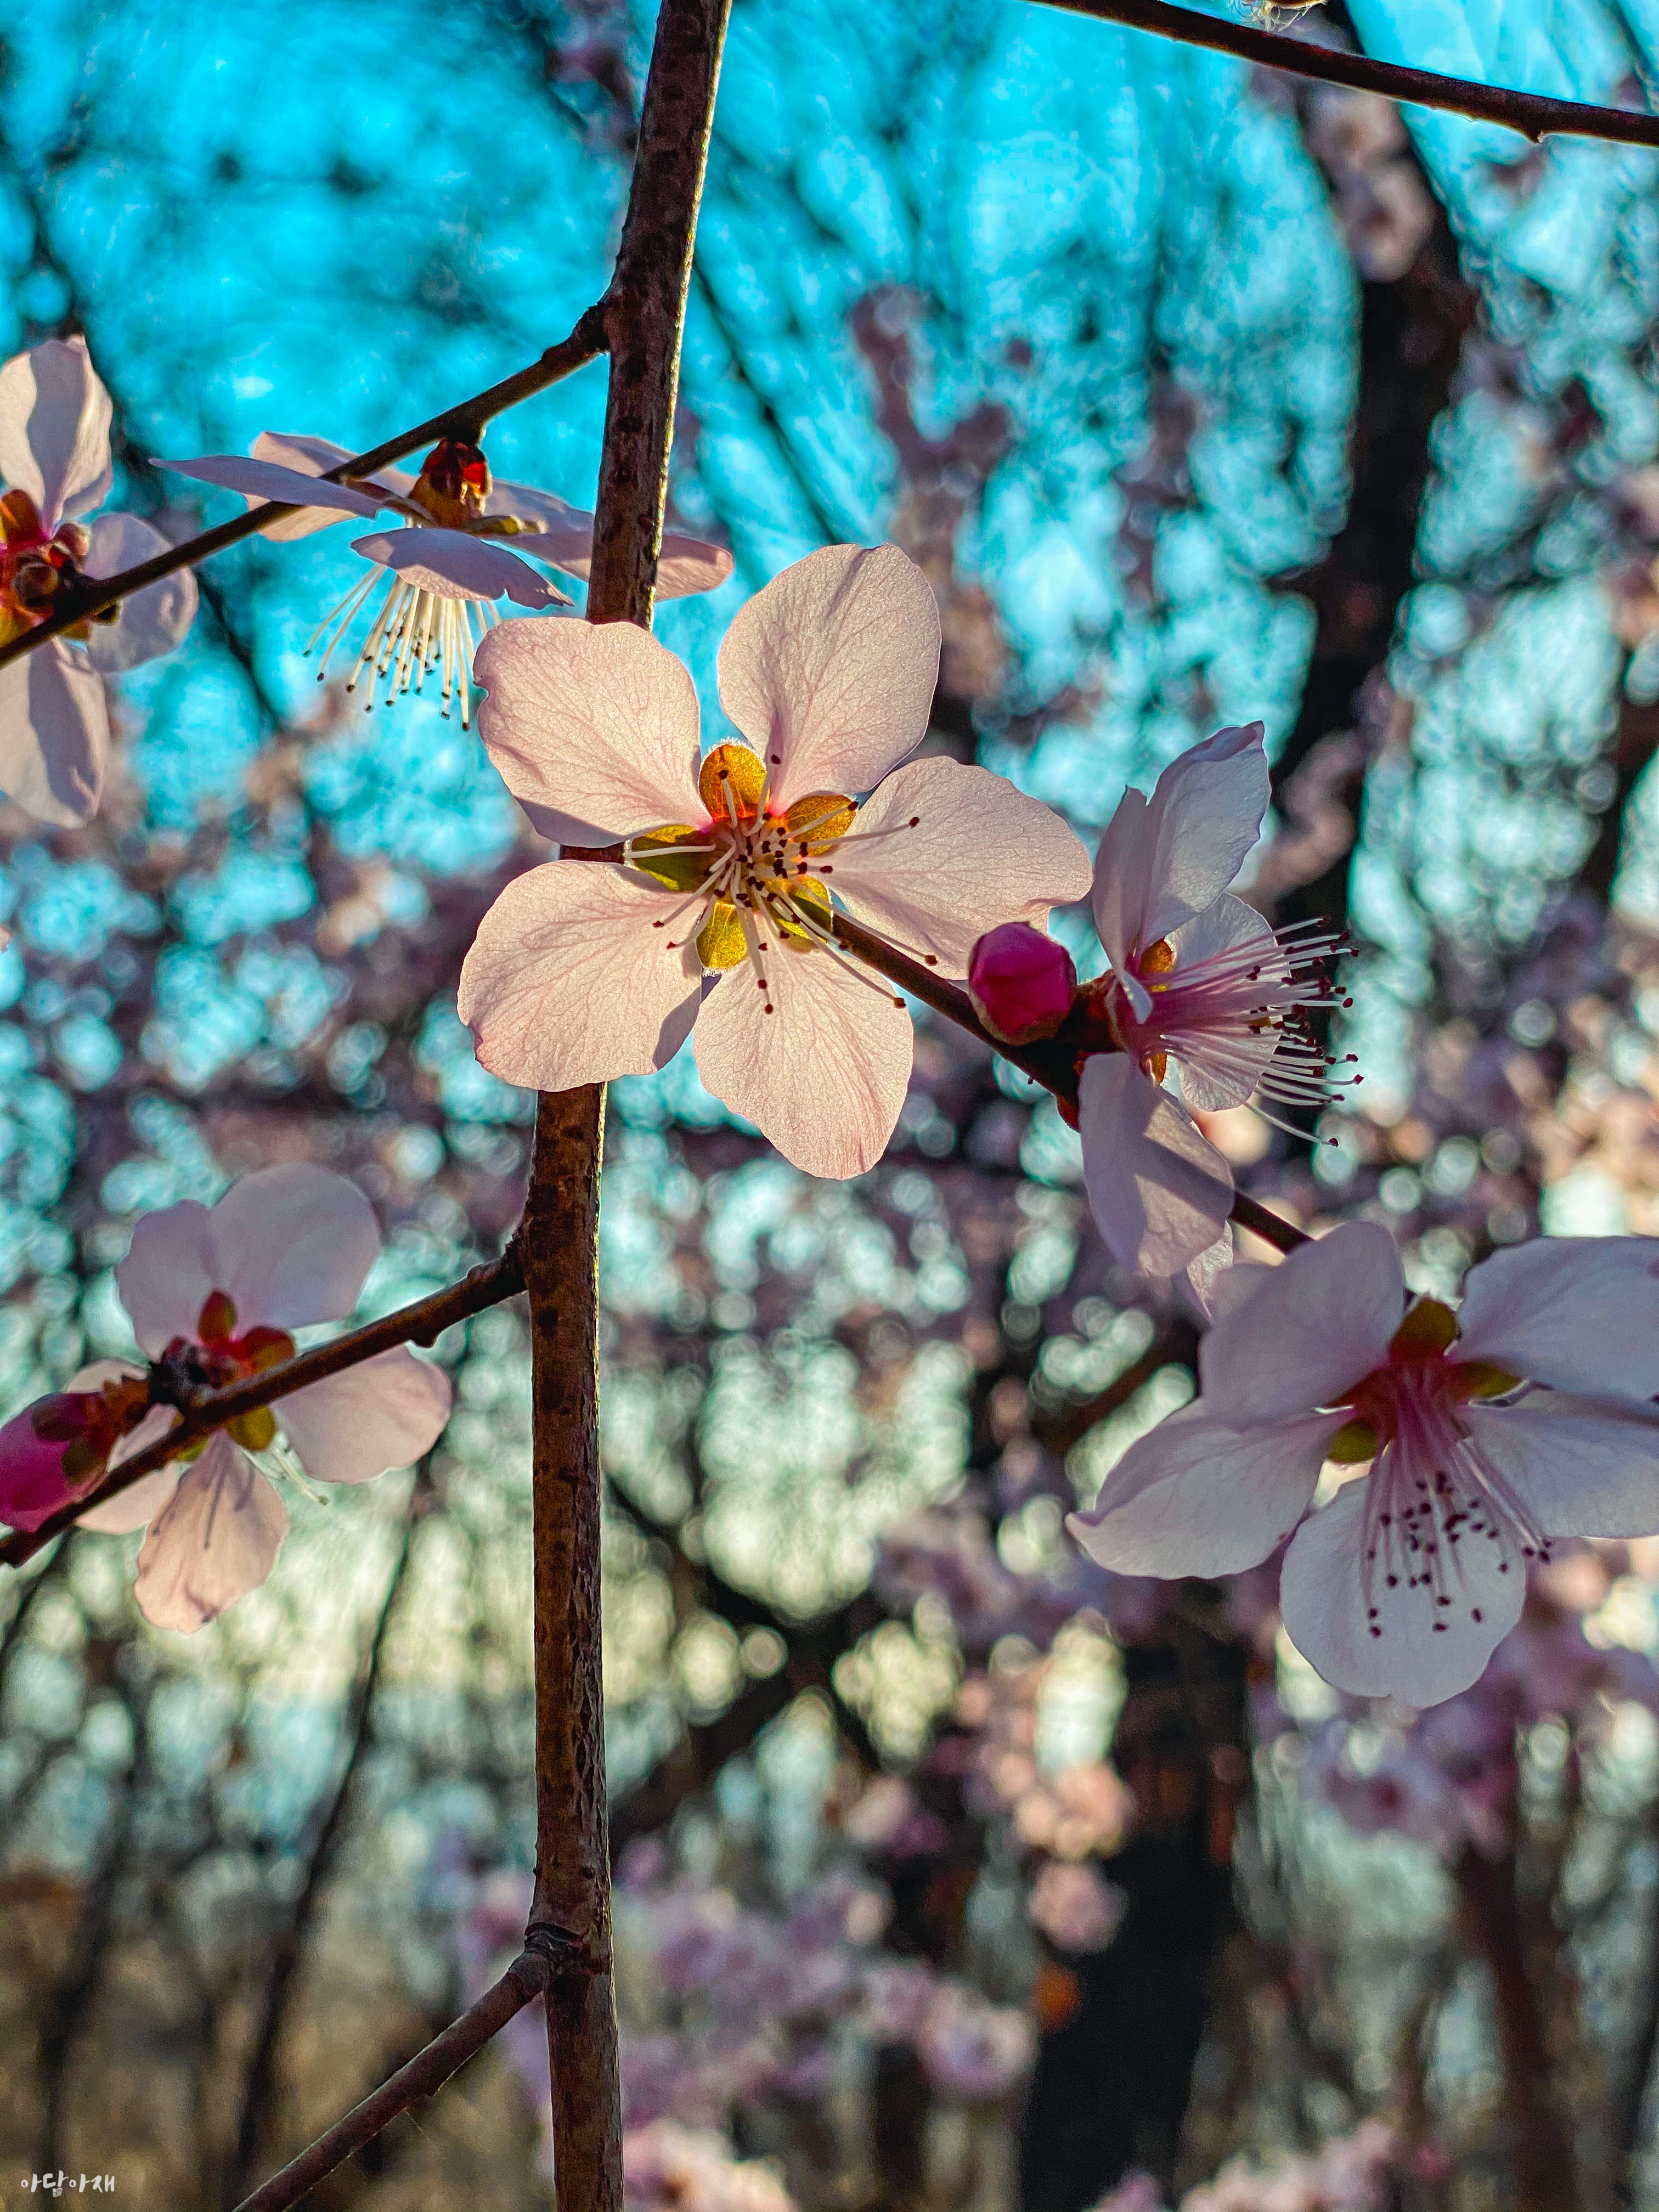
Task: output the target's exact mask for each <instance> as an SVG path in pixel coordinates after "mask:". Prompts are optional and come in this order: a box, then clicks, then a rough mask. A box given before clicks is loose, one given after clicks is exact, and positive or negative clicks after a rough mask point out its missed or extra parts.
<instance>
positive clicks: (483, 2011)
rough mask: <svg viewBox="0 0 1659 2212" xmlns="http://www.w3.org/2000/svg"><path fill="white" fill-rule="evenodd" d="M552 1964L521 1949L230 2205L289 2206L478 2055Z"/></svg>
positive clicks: (542, 1983)
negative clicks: (393, 2068) (452, 2015)
mask: <svg viewBox="0 0 1659 2212" xmlns="http://www.w3.org/2000/svg"><path fill="white" fill-rule="evenodd" d="M551 1971H552V1969H551V1967H550V1965H549V1962H548V1960H547V1958H546V1957H545V1956H544V1954H542V1953H540V1952H538V1951H531V1950H526V1951H523V1952H521V1953H520V1955H519V1956H518V1957H517V1958H516V1959H515V1960H513V1964H512V1965H511V1966H509V1967H508V1968H507V1972H505V1973H504V1974H503V1975H502V1976H501V1979H500V1981H498V1982H496V1983H495V1984H494V1985H493V1986H492V1987H491V1988H489V1989H487V1990H485V1991H484V1993H483V1996H481V1997H480V1998H479V1999H478V2002H477V2004H475V2005H469V2006H468V2008H467V2009H466V2010H465V2012H464V2013H463V2014H462V2015H461V2016H460V2018H459V2020H454V2021H451V2022H450V2024H449V2026H448V2027H447V2028H445V2030H444V2032H443V2033H442V2034H441V2035H440V2036H437V2037H435V2039H433V2041H432V2042H430V2043H428V2045H427V2046H426V2049H425V2050H424V2051H417V2052H416V2055H415V2057H413V2058H411V2059H410V2062H409V2063H408V2064H407V2065H406V2066H400V2067H399V2068H398V2071H397V2072H396V2073H395V2074H394V2075H392V2079H391V2080H390V2081H385V2082H382V2084H381V2085H380V2087H379V2088H378V2089H376V2090H375V2091H374V2093H373V2095H372V2096H368V2097H365V2098H364V2099H363V2101H362V2104H361V2105H356V2106H353V2107H352V2109H351V2111H350V2112H348V2113H347V2114H346V2116H345V2118H343V2120H337V2121H336V2122H335V2124H334V2125H333V2126H332V2127H331V2129H330V2130H328V2133H327V2134H326V2135H324V2136H319V2137H318V2138H317V2140H316V2142H314V2143H313V2144H312V2145H311V2147H310V2148H309V2149H308V2150H303V2151H301V2154H300V2155H299V2157H298V2158H296V2159H292V2160H289V2163H288V2165H286V2166H284V2167H283V2170H282V2172H280V2173H273V2174H272V2176H271V2177H270V2180H269V2181H267V2182H266V2183H265V2184H264V2186H263V2187H262V2188H258V2189H256V2190H255V2191H254V2192H253V2194H252V2197H245V2198H244V2199H243V2201H242V2203H240V2204H239V2205H238V2206H237V2208H236V2212H290V2208H291V2207H292V2206H294V2205H295V2204H297V2203H300V2201H301V2198H302V2197H305V2196H306V2194H307V2191H310V2190H312V2189H314V2188H315V2187H316V2185H317V2184H318V2183H319V2181H321V2180H322V2179H323V2178H324V2177H325V2175H326V2174H330V2173H332V2172H333V2171H334V2169H335V2167H336V2166H342V2165H343V2164H344V2162H345V2160H347V2159H349V2157H350V2156H351V2155H352V2154H353V2153H354V2152H356V2151H360V2150H362V2148H363V2147H364V2145H365V2144H367V2143H371V2142H374V2138H375V2136H377V2135H379V2134H380V2131H381V2130H382V2129H383V2128H386V2127H387V2126H389V2125H390V2124H391V2123H392V2121H393V2120H395V2119H396V2118H397V2117H398V2113H399V2112H407V2111H408V2110H409V2107H410V2106H411V2105H415V2104H418V2103H419V2102H420V2101H421V2100H422V2098H423V2097H430V2096H432V2095H434V2094H435V2093H436V2092H437V2091H438V2090H439V2089H441V2088H442V2087H443V2085H444V2083H445V2082H446V2081H448V2079H449V2077H450V2075H452V2074H455V2073H459V2070H460V2069H461V2068H462V2067H463V2066H465V2063H466V2062H467V2060H468V2059H469V2058H471V2057H476V2056H477V2053H478V2052H479V2051H482V2050H483V2046H484V2045H485V2044H486V2043H488V2042H489V2039H490V2038H491V2037H492V2036H494V2035H497V2034H499V2033H500V2032H501V2029H502V2028H504V2027H506V2026H507V2022H508V2021H510V2020H511V2019H512V2018H513V2015H514V2014H515V2013H520V2012H522V2011H523V2010H524V2008H525V2007H526V2005H527V2004H528V2003H529V2002H531V2000H532V1998H533V1997H538V1996H540V1995H541V1994H542V1992H543V1990H545V1989H546V1987H547V1984H548V1980H549V1977H550V1973H551Z"/></svg>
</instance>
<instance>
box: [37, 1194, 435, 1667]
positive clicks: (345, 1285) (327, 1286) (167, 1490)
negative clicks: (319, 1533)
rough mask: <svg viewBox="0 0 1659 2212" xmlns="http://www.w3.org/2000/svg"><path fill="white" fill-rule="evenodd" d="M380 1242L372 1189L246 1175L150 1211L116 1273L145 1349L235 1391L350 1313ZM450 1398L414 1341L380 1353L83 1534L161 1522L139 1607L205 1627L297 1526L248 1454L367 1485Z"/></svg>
mask: <svg viewBox="0 0 1659 2212" xmlns="http://www.w3.org/2000/svg"><path fill="white" fill-rule="evenodd" d="M379 1251H380V1230H379V1228H378V1227H377V1225H376V1224H375V1219H374V1209H373V1207H372V1206H370V1205H369V1203H368V1200H367V1199H366V1198H365V1197H364V1196H363V1194H362V1192H361V1191H360V1190H359V1189H358V1188H357V1187H356V1184H355V1183H352V1182H348V1181H347V1180H346V1178H345V1177H344V1176H337V1175H331V1174H330V1173H329V1172H328V1170H326V1169H325V1168H319V1167H313V1166H311V1165H309V1164H307V1163H303V1162H296V1163H290V1164H285V1165H283V1166H280V1167H273V1168H262V1169H260V1170H258V1172H257V1173H256V1174H253V1175H250V1176H244V1177H243V1178H242V1180H241V1182H239V1183H237V1184H235V1185H234V1187H233V1188H231V1189H230V1190H228V1191H227V1192H226V1194H225V1195H224V1196H223V1197H222V1199H221V1200H219V1202H218V1204H217V1205H216V1206H199V1205H197V1203H196V1201H195V1200H193V1199H187V1200H185V1201H184V1202H183V1203H182V1204H180V1205H178V1206H167V1207H166V1208H165V1209H163V1210H162V1211H161V1212H156V1213H149V1214H146V1215H145V1216H144V1218H143V1220H141V1221H140V1222H139V1224H138V1225H137V1228H136V1229H135V1230H134V1231H133V1236H132V1248H131V1250H130V1251H129V1253H128V1254H127V1256H126V1258H125V1260H123V1261H122V1262H121V1264H120V1266H119V1267H118V1268H117V1269H116V1271H115V1280H116V1286H117V1288H118V1290H119V1291H120V1294H121V1299H122V1303H123V1304H125V1307H126V1310H127V1314H128V1316H129V1318H130V1319H131V1322H132V1328H133V1334H134V1335H135V1336H136V1337H137V1340H138V1342H139V1345H140V1346H141V1348H142V1349H143V1352H145V1353H146V1354H147V1355H148V1356H149V1358H151V1359H161V1358H163V1357H166V1358H168V1359H169V1360H170V1361H171V1362H173V1364H175V1365H176V1366H177V1367H179V1369H180V1370H181V1371H183V1372H184V1373H185V1374H186V1375H187V1376H191V1377H192V1378H194V1379H195V1380H197V1381H198V1382H200V1383H204V1384H208V1385H210V1386H212V1387H214V1388H222V1387H224V1386H226V1385H228V1384H229V1383H234V1382H237V1381H240V1380H242V1379H244V1378H246V1376H250V1375H253V1374H257V1373H259V1372H261V1371H263V1370H264V1369H266V1368H268V1367H270V1366H272V1365H274V1364H276V1362H278V1361H280V1360H282V1359H285V1358H289V1356H290V1355H291V1353H292V1352H293V1350H294V1339H293V1336H292V1334H291V1332H292V1331H293V1330H294V1329H295V1328H303V1327H305V1326H306V1325H307V1323H310V1322H325V1321H337V1320H339V1319H341V1317H342V1316H344V1315H346V1314H349V1312H350V1311H351V1309H352V1308H353V1306H354V1305H356V1302H357V1296H358V1293H359V1292H360V1291H361V1290H362V1286H363V1283H364V1280H365V1279H366V1278H367V1276H368V1271H369V1269H370V1267H372V1266H373V1265H374V1260H375V1257H376V1255H377V1254H378V1253H379ZM114 1371H115V1370H114V1369H113V1367H112V1365H111V1364H108V1363H100V1364H99V1365H98V1366H97V1367H95V1368H89V1369H88V1370H86V1371H85V1372H84V1373H83V1374H82V1375H79V1376H76V1378H75V1382H74V1383H72V1384H71V1385H70V1388H71V1389H96V1388H98V1387H99V1385H100V1383H102V1382H104V1381H105V1380H106V1378H107V1377H108V1376H110V1375H111V1374H112V1373H113V1372H114ZM449 1400H450V1391H449V1382H448V1378H447V1376H445V1374H444V1373H443V1371H442V1370H441V1368H438V1367H435V1366H434V1365H433V1364H432V1363H431V1362H430V1361H429V1360H425V1359H418V1358H416V1356H415V1354H414V1353H413V1352H409V1351H406V1350H404V1348H403V1347H401V1346H399V1347H398V1348H397V1349H395V1350H392V1351H390V1352H380V1353H379V1354H377V1355H376V1357H375V1358H372V1359H366V1360H363V1361H362V1362H361V1364H358V1365H356V1366H355V1367H348V1368H346V1369H345V1370H343V1371H342V1372H341V1373H340V1374H338V1375H331V1376H328V1377H326V1378H325V1380H324V1381H322V1382H320V1383H311V1384H309V1385H308V1386H307V1388H306V1389H303V1390H296V1391H295V1392H294V1394H293V1395H291V1396H289V1397H286V1398H280V1399H278V1400H277V1401H276V1403H275V1404H274V1405H273V1406H271V1407H269V1408H265V1407H261V1408H259V1409H258V1411H256V1412H254V1413H248V1414H244V1415H243V1416H242V1417H241V1419H240V1420H237V1421H235V1422H234V1423H232V1424H231V1425H230V1427H229V1428H228V1430H219V1431H215V1433H214V1434H213V1436H212V1437H210V1439H209V1441H208V1443H207V1446H206V1449H204V1450H202V1451H201V1452H200V1454H199V1455H197V1456H196V1457H193V1458H190V1457H186V1458H184V1459H181V1460H179V1461H177V1462H174V1463H173V1465H171V1466H169V1467H166V1468H161V1469H160V1470H159V1471H158V1472H157V1473H156V1474H149V1475H143V1476H141V1477H140V1478H139V1480H137V1482H135V1483H134V1484H133V1485H132V1486H131V1488H130V1489H128V1490H124V1491H120V1492H117V1494H116V1495H115V1496H114V1497H113V1498H110V1499H109V1500H108V1502H107V1503H106V1504H102V1505H96V1506H94V1507H93V1509H92V1510H90V1511H89V1512H88V1513H84V1514H82V1516H81V1525H82V1527H83V1528H97V1529H102V1530H104V1531H106V1532H108V1533H114V1534H123V1533H125V1532H126V1531H127V1530H129V1529H132V1528H143V1526H144V1524H145V1523H146V1522H148V1523H149V1534H148V1535H147V1536H146V1537H145V1539H144V1542H143V1548H142V1549H141V1551H140V1552H139V1554H138V1581H137V1598H138V1604H139V1607H140V1610H141V1611H142V1612H143V1614H144V1616H145V1618H146V1619H147V1620H151V1621H153V1622H154V1623H155V1626H157V1627H158V1628H179V1629H185V1630H189V1629H195V1628H200V1627H202V1626H204V1624H205V1623H206V1622H208V1621H210V1620H213V1619H214V1618H215V1616H216V1614H218V1613H222V1612H223V1611H224V1609H225V1607H227V1606H228V1605H231V1604H234V1602H235V1601H236V1600H237V1599H238V1598H239V1597H241V1596H243V1595H246V1592H247V1591H249V1590H251V1589H255V1588H257V1586H258V1584H259V1583H262V1582H263V1581H264V1578H265V1577H266V1576H267V1575H268V1574H269V1573H270V1570H271V1568H272V1566H273V1565H275V1563H276V1553H277V1551H278V1549H279V1548H280V1547H281V1545H282V1541H283V1536H284V1535H285V1534H287V1531H288V1513H287V1510H286V1509H285V1508H284V1506H283V1501H282V1499H281V1498H280V1497H279V1496H278V1495H277V1493H276V1489H275V1487H274V1486H273V1485H272V1484H271V1483H270V1481H269V1480H267V1478H266V1477H265V1475H264V1474H263V1473H262V1472H261V1471H260V1469H259V1468H258V1467H257V1466H256V1465H255V1464H254V1462H253V1461H252V1459H251V1458H250V1457H249V1456H248V1454H249V1452H251V1451H261V1450H264V1449H266V1448H267V1447H269V1446H270V1445H271V1444H272V1443H275V1441H276V1436H277V1433H278V1431H281V1433H282V1434H283V1436H285V1437H286V1438H287V1440H288V1443H289V1447H290V1449H292V1451H293V1454H294V1455H295V1458H296V1459H297V1460H298V1461H299V1462H300V1463H301V1466H302V1467H303V1468H304V1470H305V1472H306V1473H307V1474H308V1475H310V1476H312V1477H313V1479H314V1480H317V1481H319V1482H367V1481H368V1480H371V1478H372V1477H374V1476H375V1475H377V1474H386V1472H387V1471H388V1470H389V1469H391V1468H398V1467H408V1466H410V1465H411V1464H412V1463H413V1462H414V1461H416V1460H417V1459H418V1458H419V1457H420V1456H421V1455H422V1452H425V1451H427V1450H428V1449H430V1448H431V1446H432V1445H433V1444H435V1443H436V1442H437V1440H438V1438H439V1437H440V1436H441V1434H442V1432H443V1428H444V1424H445V1422H446V1421H447V1419H448V1418H449ZM159 1418H161V1419H165V1418H166V1417H165V1416H160V1417H159ZM157 1419H158V1415H157V1414H156V1413H152V1414H151V1415H150V1416H149V1424H154V1423H155V1421H156V1420H157ZM149 1433H150V1430H149V1425H148V1424H147V1426H146V1428H145V1429H144V1430H143V1431H138V1432H137V1433H136V1434H135V1435H134V1436H133V1437H130V1438H128V1439H125V1440H124V1444H123V1447H122V1449H121V1450H119V1451H118V1452H117V1453H114V1454H112V1465H115V1464H118V1463H119V1461H120V1459H121V1458H124V1457H126V1456H129V1455H131V1452H133V1451H134V1450H136V1449H137V1448H138V1446H139V1445H140V1443H143V1442H147V1441H148V1440H149ZM162 1433H165V1431H164V1430H163V1431H162Z"/></svg>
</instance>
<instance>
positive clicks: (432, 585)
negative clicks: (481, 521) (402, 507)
mask: <svg viewBox="0 0 1659 2212" xmlns="http://www.w3.org/2000/svg"><path fill="white" fill-rule="evenodd" d="M351 550H352V551H353V552H354V553H361V554H362V556H363V558H364V560H365V561H373V562H375V563H376V564H377V565H378V566H379V567H380V568H390V569H392V571H393V572H394V573H395V574H398V575H399V576H401V577H402V578H403V580H404V582H405V583H406V584H413V585H414V586H415V588H416V590H417V591H421V592H435V594H436V595H437V597H438V598H439V599H501V598H502V597H503V596H505V597H506V598H507V599H511V600H512V601H513V603H514V605H517V606H521V607H568V605H570V602H569V600H568V599H566V597H565V595H564V593H563V592H561V591H557V590H556V589H555V588H554V586H552V585H551V584H550V583H549V582H548V580H547V579H546V577H545V576H540V575H538V574H537V573H536V571H535V569H533V568H532V567H531V565H530V563H529V562H527V561H521V560H520V558H519V556H518V555H517V554H516V553H509V552H508V551H507V548H506V546H505V545H503V544H500V543H499V542H498V541H497V540H496V539H495V538H473V537H471V536H470V535H469V534H468V533H467V532H465V530H439V529H437V528H435V527H429V526H416V524H413V523H410V524H408V525H406V526H404V528H403V529H401V530H381V531H376V532H375V533H374V536H373V537H370V538H353V539H352V541H351Z"/></svg>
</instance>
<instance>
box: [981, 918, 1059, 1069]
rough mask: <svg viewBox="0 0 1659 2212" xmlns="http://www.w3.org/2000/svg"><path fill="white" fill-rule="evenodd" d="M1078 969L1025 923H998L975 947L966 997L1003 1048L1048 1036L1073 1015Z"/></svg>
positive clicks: (1049, 938) (1048, 938)
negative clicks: (1002, 1043)
mask: <svg viewBox="0 0 1659 2212" xmlns="http://www.w3.org/2000/svg"><path fill="white" fill-rule="evenodd" d="M1076 989H1077V969H1076V968H1075V967H1074V966H1073V963H1072V956H1071V954H1070V953H1069V952H1068V951H1066V947H1065V946H1064V945H1057V944H1056V943H1055V942H1054V939H1053V938H1052V937H1049V936H1048V935H1046V934H1045V933H1044V932H1043V931H1042V930H1040V929H1033V928H1032V927H1031V925H1030V922H1029V921H1004V922H1000V923H999V924H998V925H997V927H996V928H994V929H992V930H987V932H986V933H985V935H984V936H983V937H981V939H980V940H979V942H978V944H977V945H975V947H974V954H973V957H972V959H971V960H970V961H969V963H968V995H969V998H971V999H972V1000H973V1002H974V1010H975V1012H976V1013H977V1014H978V1016H979V1018H980V1019H981V1021H982V1022H983V1023H984V1024H985V1026H986V1028H987V1030H990V1032H991V1034H992V1036H999V1037H1000V1038H1001V1039H1002V1040H1003V1042H1004V1043H1006V1044H1035V1043H1036V1040H1037V1039H1038V1038H1039V1037H1050V1036H1053V1035H1054V1031H1055V1030H1057V1029H1058V1028H1059V1027H1060V1024H1061V1023H1062V1022H1063V1021H1064V1020H1065V1018H1066V1015H1067V1014H1069V1013H1070V1012H1071V1011H1072V997H1073V993H1074V992H1075V990H1076Z"/></svg>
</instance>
